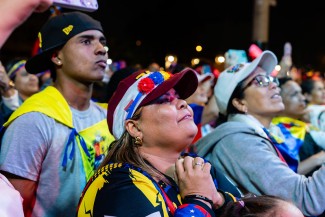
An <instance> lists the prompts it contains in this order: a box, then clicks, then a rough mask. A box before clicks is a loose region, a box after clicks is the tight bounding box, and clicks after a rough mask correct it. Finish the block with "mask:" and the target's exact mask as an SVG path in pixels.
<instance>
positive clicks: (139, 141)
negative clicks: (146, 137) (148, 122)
mask: <svg viewBox="0 0 325 217" xmlns="http://www.w3.org/2000/svg"><path fill="white" fill-rule="evenodd" d="M134 143H135V144H136V145H138V146H141V145H142V139H141V138H140V137H139V136H137V137H135V142H134Z"/></svg>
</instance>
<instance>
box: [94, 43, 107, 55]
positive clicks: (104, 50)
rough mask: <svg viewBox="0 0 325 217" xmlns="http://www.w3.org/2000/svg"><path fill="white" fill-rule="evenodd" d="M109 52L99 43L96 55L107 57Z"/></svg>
mask: <svg viewBox="0 0 325 217" xmlns="http://www.w3.org/2000/svg"><path fill="white" fill-rule="evenodd" d="M107 51H108V47H107V46H106V45H104V44H102V43H101V42H98V43H97V47H96V54H101V55H106V54H107Z"/></svg>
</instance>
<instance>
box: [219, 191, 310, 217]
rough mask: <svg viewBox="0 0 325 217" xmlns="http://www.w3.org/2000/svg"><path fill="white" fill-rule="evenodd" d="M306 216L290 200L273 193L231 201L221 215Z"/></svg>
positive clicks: (226, 216) (247, 216) (251, 216)
mask: <svg viewBox="0 0 325 217" xmlns="http://www.w3.org/2000/svg"><path fill="white" fill-rule="evenodd" d="M280 216H283V217H304V215H303V214H302V212H301V211H300V210H299V209H298V208H297V207H296V206H295V205H294V204H293V203H292V202H290V201H286V200H283V199H282V198H281V197H277V196H272V195H260V196H245V197H243V198H241V199H240V200H238V201H235V202H229V203H228V204H227V206H226V208H225V210H224V212H223V213H222V214H221V216H220V217H280Z"/></svg>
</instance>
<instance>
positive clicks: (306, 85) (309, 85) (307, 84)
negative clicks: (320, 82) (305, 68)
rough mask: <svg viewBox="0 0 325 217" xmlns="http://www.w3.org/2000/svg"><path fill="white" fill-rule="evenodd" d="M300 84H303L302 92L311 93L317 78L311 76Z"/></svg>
mask: <svg viewBox="0 0 325 217" xmlns="http://www.w3.org/2000/svg"><path fill="white" fill-rule="evenodd" d="M300 86H301V90H302V93H308V94H311V92H312V91H313V89H314V87H315V80H313V79H311V78H309V79H306V80H303V81H302V83H301V85H300Z"/></svg>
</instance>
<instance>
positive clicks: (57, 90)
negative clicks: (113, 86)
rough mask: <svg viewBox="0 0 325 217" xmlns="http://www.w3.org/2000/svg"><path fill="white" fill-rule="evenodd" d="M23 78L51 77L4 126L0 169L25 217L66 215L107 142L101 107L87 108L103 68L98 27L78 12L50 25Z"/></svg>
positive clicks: (104, 55)
mask: <svg viewBox="0 0 325 217" xmlns="http://www.w3.org/2000/svg"><path fill="white" fill-rule="evenodd" d="M38 36H39V41H40V48H41V49H42V52H41V53H39V54H37V55H36V56H34V57H32V58H31V59H30V60H28V61H27V63H26V66H25V67H26V69H27V71H28V72H29V73H33V74H36V73H40V72H43V71H45V70H50V71H51V77H52V79H53V81H54V84H53V86H48V87H47V88H46V89H44V90H43V91H41V92H39V93H38V94H35V95H33V96H32V97H30V98H29V99H28V100H26V101H25V102H24V103H23V105H22V106H21V107H20V108H19V109H17V110H16V111H15V112H14V113H13V115H12V116H11V117H10V118H9V120H8V122H6V123H5V124H4V127H5V128H3V131H4V130H5V132H4V135H3V137H2V144H1V151H0V170H1V171H2V172H3V173H4V174H5V175H6V176H7V177H8V179H9V180H10V181H11V183H12V184H13V186H14V187H15V188H16V189H17V190H18V191H19V192H20V193H21V195H22V197H23V198H24V204H23V205H24V212H25V216H42V217H45V216H74V215H75V211H76V207H77V203H78V200H79V197H80V194H81V192H82V189H83V188H84V187H85V185H86V182H87V180H88V179H89V178H90V177H91V175H92V174H93V173H94V170H95V169H96V168H97V167H98V165H99V164H100V162H101V160H102V159H103V157H104V153H106V150H107V148H108V146H109V144H110V143H111V142H112V140H113V137H112V135H111V134H109V133H108V132H109V131H108V126H107V123H106V108H105V106H104V105H103V106H100V105H98V104H96V103H94V102H93V101H91V95H92V88H93V83H94V82H96V81H101V80H102V79H103V76H104V71H105V68H106V61H107V47H106V39H105V37H104V35H103V30H102V27H101V24H100V23H99V22H98V21H96V20H94V19H93V18H91V17H90V16H88V15H86V14H83V13H81V12H70V13H63V14H61V15H58V16H56V17H53V18H51V19H50V20H49V21H48V22H46V23H45V25H44V26H43V27H42V29H41V31H40V33H39V35H38Z"/></svg>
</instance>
